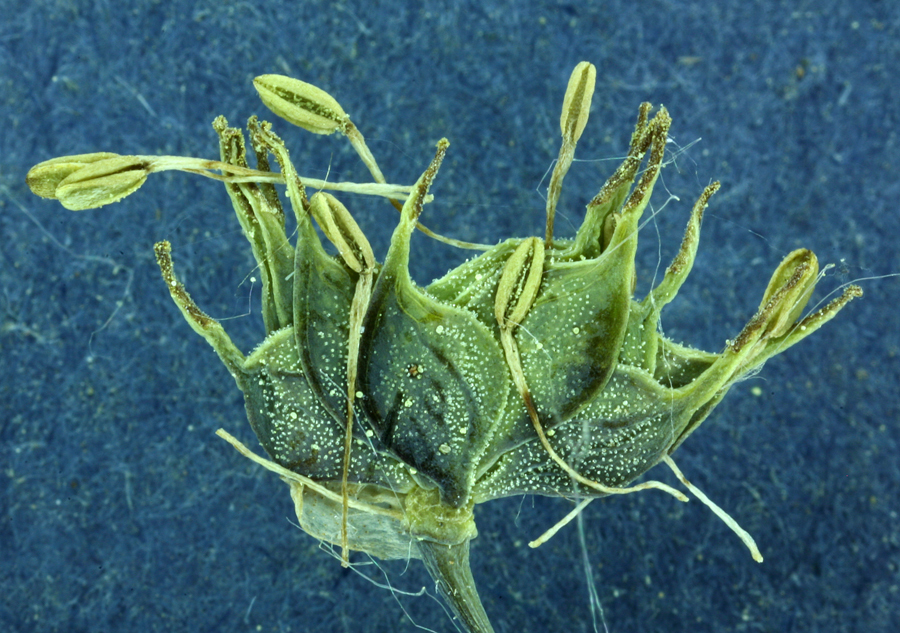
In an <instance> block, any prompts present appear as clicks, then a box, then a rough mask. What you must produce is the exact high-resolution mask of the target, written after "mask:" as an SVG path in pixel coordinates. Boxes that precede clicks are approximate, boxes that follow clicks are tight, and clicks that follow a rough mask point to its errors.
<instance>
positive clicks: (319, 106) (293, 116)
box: [253, 75, 350, 134]
mask: <svg viewBox="0 0 900 633" xmlns="http://www.w3.org/2000/svg"><path fill="white" fill-rule="evenodd" d="M253 87H254V88H256V91H257V92H258V93H259V98H260V99H262V102H263V103H264V104H265V106H266V107H267V108H269V109H270V110H271V111H272V112H274V113H275V114H277V115H278V116H280V117H281V118H282V119H284V120H285V121H287V122H289V123H292V124H294V125H296V126H297V127H302V128H303V129H304V130H307V131H308V132H312V133H313V134H332V133H333V132H337V131H338V130H340V129H342V128H343V127H344V126H346V124H347V123H348V122H349V121H350V117H349V116H347V113H346V112H344V109H343V108H342V107H341V104H339V103H338V102H337V101H335V99H334V97H332V96H331V95H330V94H328V93H327V92H325V91H324V90H322V89H321V88H316V87H315V86H313V85H312V84H308V83H306V82H305V81H300V80H299V79H292V78H291V77H285V76H284V75H260V76H259V77H257V78H256V79H254V80H253Z"/></svg>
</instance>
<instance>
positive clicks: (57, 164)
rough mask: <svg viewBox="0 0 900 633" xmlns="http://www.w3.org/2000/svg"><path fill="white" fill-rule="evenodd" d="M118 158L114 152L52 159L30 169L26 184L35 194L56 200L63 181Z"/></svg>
mask: <svg viewBox="0 0 900 633" xmlns="http://www.w3.org/2000/svg"><path fill="white" fill-rule="evenodd" d="M117 156H118V154H113V153H112V152H94V153H92V154H75V155H74V156H60V157H59V158H51V159H50V160H45V161H44V162H43V163H38V164H37V165H35V166H34V167H32V168H31V169H29V170H28V174H27V175H26V176H25V182H26V183H27V184H28V187H29V189H31V192H32V193H33V194H35V195H38V196H40V197H41V198H49V199H51V200H56V188H57V187H58V186H59V183H61V182H62V181H63V180H65V179H66V178H68V177H69V176H70V175H72V174H73V173H75V172H76V171H78V170H79V169H82V168H83V167H85V166H86V165H90V164H91V163H96V162H98V161H101V160H104V159H107V158H115V157H117Z"/></svg>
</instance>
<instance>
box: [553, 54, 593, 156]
mask: <svg viewBox="0 0 900 633" xmlns="http://www.w3.org/2000/svg"><path fill="white" fill-rule="evenodd" d="M596 82H597V68H596V67H595V66H594V65H593V64H592V63H590V62H580V63H579V64H578V65H577V66H575V70H573V71H572V74H571V76H570V77H569V85H568V87H567V88H566V96H565V97H563V107H562V115H561V116H560V117H559V130H560V132H561V133H562V135H563V138H564V139H566V140H568V141H569V142H571V143H575V142H577V141H578V139H580V138H581V134H582V132H584V126H585V125H587V122H588V115H589V114H590V112H591V98H592V97H593V96H594V85H595V84H596Z"/></svg>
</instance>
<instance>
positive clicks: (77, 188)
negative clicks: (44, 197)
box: [56, 156, 151, 211]
mask: <svg viewBox="0 0 900 633" xmlns="http://www.w3.org/2000/svg"><path fill="white" fill-rule="evenodd" d="M150 171H151V169H150V165H149V163H148V162H147V159H145V158H144V157H142V156H114V157H113V158H105V159H103V160H99V161H97V162H94V163H90V164H88V165H85V166H84V167H82V168H81V169H78V170H76V171H73V172H72V173H71V174H69V175H68V176H66V177H65V178H64V179H63V180H62V181H61V182H60V183H59V185H58V186H57V187H56V198H57V199H58V200H59V201H60V203H62V206H64V207H65V208H67V209H69V210H71V211H83V210H85V209H96V208H97V207H102V206H104V205H107V204H112V203H113V202H118V201H119V200H121V199H122V198H124V197H125V196H127V195H130V194H132V193H134V192H135V191H137V190H138V189H139V188H140V186H141V185H143V184H144V181H146V180H147V175H148V174H149V173H150Z"/></svg>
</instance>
